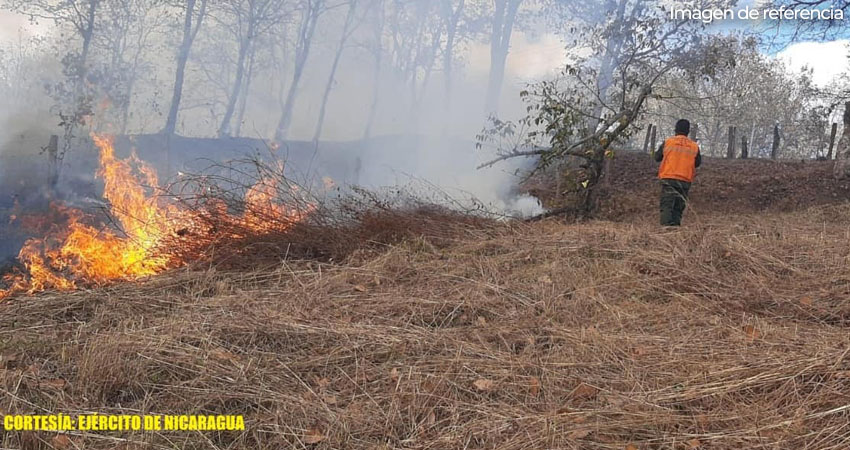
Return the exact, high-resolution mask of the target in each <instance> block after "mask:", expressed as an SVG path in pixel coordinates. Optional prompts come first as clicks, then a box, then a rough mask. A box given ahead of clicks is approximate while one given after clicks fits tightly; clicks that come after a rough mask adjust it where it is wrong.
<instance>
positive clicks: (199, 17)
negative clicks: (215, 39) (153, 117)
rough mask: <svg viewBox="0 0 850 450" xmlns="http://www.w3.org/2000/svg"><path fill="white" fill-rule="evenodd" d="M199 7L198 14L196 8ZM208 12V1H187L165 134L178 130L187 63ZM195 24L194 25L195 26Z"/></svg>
mask: <svg viewBox="0 0 850 450" xmlns="http://www.w3.org/2000/svg"><path fill="white" fill-rule="evenodd" d="M196 6H197V13H196V12H195V7H196ZM206 12H207V0H186V2H185V12H184V14H183V39H182V41H181V43H180V47H179V49H178V50H177V68H176V69H175V71H174V92H173V94H172V96H171V106H170V108H169V110H168V117H167V118H166V119H165V128H163V133H164V134H167V135H172V134H174V131H175V129H176V128H177V113H178V112H179V111H180V101H181V99H182V98H183V80H184V79H185V77H186V63H187V62H188V61H189V53H190V51H191V50H192V43H193V42H195V37H196V36H197V35H198V31H199V30H200V29H201V24H202V23H203V20H204V17H205V16H206ZM193 22H194V24H193Z"/></svg>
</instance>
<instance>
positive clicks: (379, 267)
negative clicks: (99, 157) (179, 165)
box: [0, 206, 850, 449]
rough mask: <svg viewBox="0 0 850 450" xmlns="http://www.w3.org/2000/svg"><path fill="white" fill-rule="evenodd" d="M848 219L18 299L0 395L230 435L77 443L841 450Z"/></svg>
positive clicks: (845, 442) (393, 248)
mask: <svg viewBox="0 0 850 450" xmlns="http://www.w3.org/2000/svg"><path fill="white" fill-rule="evenodd" d="M848 220H850V206H831V207H821V208H818V209H814V210H809V211H805V212H799V213H786V214H777V215H769V216H748V215H743V216H729V217H719V216H704V217H703V216H700V217H688V226H687V227H685V228H682V229H680V230H674V231H663V230H660V229H658V227H656V226H655V225H653V224H650V223H637V224H622V223H611V222H587V223H582V224H577V225H566V224H563V223H559V222H556V221H542V222H538V223H534V224H507V225H504V226H501V227H492V226H486V227H476V226H468V225H463V226H460V227H455V228H451V233H448V232H446V233H444V234H442V235H441V236H438V237H429V235H428V234H427V233H422V234H419V235H417V234H415V233H414V234H411V235H409V236H408V237H406V238H404V239H403V240H401V241H400V242H396V243H391V242H389V241H386V243H385V244H382V245H378V246H369V247H364V248H362V249H361V250H355V251H354V252H353V253H349V254H348V255H347V256H346V257H345V258H344V260H336V261H335V262H328V261H322V260H298V259H287V260H284V261H282V262H280V261H279V262H277V263H275V264H274V266H273V267H270V268H268V269H263V270H254V271H245V270H225V269H224V268H223V267H222V266H218V267H215V268H213V267H208V268H206V269H204V268H198V267H195V268H192V269H186V270H182V271H179V272H174V273H171V274H168V275H164V276H159V277H156V278H153V279H151V280H149V281H147V282H144V283H135V284H123V285H116V286H113V287H109V288H104V289H100V290H91V291H84V292H76V293H72V294H63V295H53V294H43V295H40V296H38V297H34V298H23V297H20V298H15V299H11V300H9V301H7V302H5V303H3V304H2V305H0V336H2V338H3V339H2V352H1V353H0V355H2V357H3V365H4V367H5V369H4V370H3V371H2V377H3V380H4V388H3V389H4V391H3V395H2V403H0V408H2V410H3V412H4V413H12V412H18V413H23V412H26V413H33V412H42V411H50V412H55V413H59V412H62V413H66V414H75V413H78V412H84V411H85V412H89V411H99V412H103V413H118V412H125V413H130V414H137V413H147V412H151V413H180V414H208V413H213V414H214V413H226V414H244V415H245V418H246V422H247V427H248V429H247V430H246V431H245V432H244V433H229V432H228V433H203V434H202V433H177V432H174V433H162V434H156V433H149V434H143V433H138V434H89V435H85V436H81V435H75V436H74V437H73V440H74V443H75V444H76V445H79V446H80V448H82V447H85V448H116V447H118V448H133V449H136V448H138V449H159V448H163V449H164V448H220V449H224V448H232V449H239V448H244V449H248V448H250V449H278V448H367V449H370V448H375V449H378V448H418V449H425V448H428V449H456V448H507V449H519V448H576V449H579V448H581V449H625V448H640V449H650V448H717V449H732V448H771V449H773V448H782V449H786V448H787V449H800V448H818V449H827V448H847V447H848V446H850V414H848V410H850V356H848V355H850V341H848V338H847V325H848V323H850V302H848V297H850V271H849V270H848V265H847V263H848V257H850V246H848V244H847V242H848V238H850V236H848V234H850V230H848V229H847V227H846V223H847V222H848ZM446 230H448V228H447V229H446ZM57 380H64V382H61V381H57ZM308 437H309V439H308ZM51 439H52V436H51V435H49V434H46V433H43V434H26V433H24V434H21V433H15V432H6V433H4V434H3V435H2V442H3V447H6V448H20V447H23V448H50V443H51ZM308 441H309V442H315V441H318V443H313V444H311V443H308ZM630 445H631V446H633V447H629V446H630ZM72 448H73V447H72Z"/></svg>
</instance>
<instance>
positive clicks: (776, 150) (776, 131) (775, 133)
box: [770, 123, 779, 159]
mask: <svg viewBox="0 0 850 450" xmlns="http://www.w3.org/2000/svg"><path fill="white" fill-rule="evenodd" d="M778 156H779V124H778V123H777V124H776V125H774V126H773V146H772V147H771V149H770V159H776V158H777V157H778Z"/></svg>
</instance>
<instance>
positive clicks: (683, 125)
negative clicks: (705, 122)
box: [676, 119, 691, 136]
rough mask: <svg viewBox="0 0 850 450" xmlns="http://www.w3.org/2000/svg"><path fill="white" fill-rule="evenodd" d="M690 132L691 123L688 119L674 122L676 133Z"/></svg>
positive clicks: (685, 134)
mask: <svg viewBox="0 0 850 450" xmlns="http://www.w3.org/2000/svg"><path fill="white" fill-rule="evenodd" d="M690 132H691V123H690V122H688V119H679V120H678V121H677V122H676V134H681V135H684V136H687V135H688V133H690Z"/></svg>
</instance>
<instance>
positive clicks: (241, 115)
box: [233, 45, 257, 136]
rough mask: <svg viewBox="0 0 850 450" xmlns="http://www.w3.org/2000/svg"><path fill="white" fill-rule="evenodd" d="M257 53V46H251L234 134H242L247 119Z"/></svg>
mask: <svg viewBox="0 0 850 450" xmlns="http://www.w3.org/2000/svg"><path fill="white" fill-rule="evenodd" d="M256 54H257V49H256V47H255V46H253V45H252V46H251V52H250V54H249V55H248V73H247V74H245V86H243V87H242V95H241V96H239V106H237V107H236V108H237V111H238V112H237V113H236V129H234V130H233V135H234V136H242V125H243V122H244V121H245V109H246V108H247V106H248V96H249V94H250V93H251V82H252V81H253V80H254V56H255V55H256Z"/></svg>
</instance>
